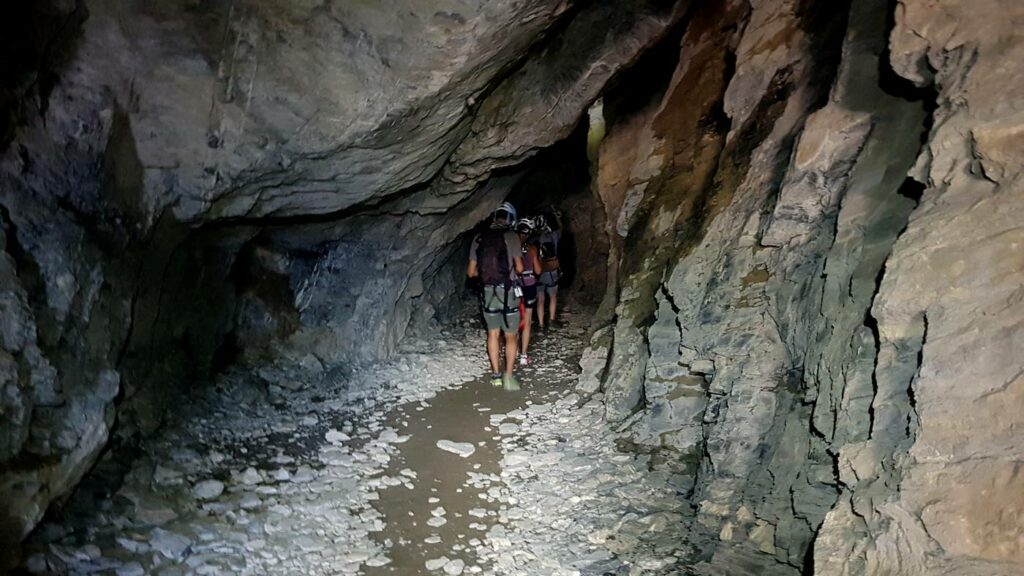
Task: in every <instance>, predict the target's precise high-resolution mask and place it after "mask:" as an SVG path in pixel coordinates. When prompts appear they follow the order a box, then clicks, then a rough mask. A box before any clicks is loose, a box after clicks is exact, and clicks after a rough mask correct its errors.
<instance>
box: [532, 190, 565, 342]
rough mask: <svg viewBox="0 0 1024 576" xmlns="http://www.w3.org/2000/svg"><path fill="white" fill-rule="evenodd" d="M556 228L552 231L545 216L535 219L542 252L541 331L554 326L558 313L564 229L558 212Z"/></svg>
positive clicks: (538, 293)
mask: <svg viewBox="0 0 1024 576" xmlns="http://www.w3.org/2000/svg"><path fill="white" fill-rule="evenodd" d="M553 216H554V221H555V227H554V229H552V227H551V225H550V224H549V223H548V221H547V219H546V218H544V216H543V215H540V216H537V217H536V218H535V219H534V224H536V227H537V231H538V234H539V237H538V239H537V245H538V247H539V250H540V261H541V268H542V271H541V274H540V277H539V278H538V286H537V324H538V325H539V326H540V329H541V330H545V331H546V330H547V328H548V326H553V325H554V323H555V319H556V317H557V316H556V314H557V312H558V280H559V278H560V277H561V270H560V266H559V263H558V241H559V240H560V232H561V229H562V223H561V220H560V217H561V214H560V213H559V212H558V211H557V210H556V211H555V212H554V213H553ZM545 300H546V301H547V304H548V307H547V309H546V310H545V307H544V303H545ZM545 312H548V314H547V320H545Z"/></svg>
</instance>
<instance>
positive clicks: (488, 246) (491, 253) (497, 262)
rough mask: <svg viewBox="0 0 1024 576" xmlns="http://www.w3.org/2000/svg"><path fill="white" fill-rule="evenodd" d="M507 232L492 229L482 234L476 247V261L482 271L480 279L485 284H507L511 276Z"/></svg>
mask: <svg viewBox="0 0 1024 576" xmlns="http://www.w3.org/2000/svg"><path fill="white" fill-rule="evenodd" d="M505 232H506V231H505V230H494V229H492V230H487V231H486V232H484V233H483V234H481V235H480V243H479V244H477V247H476V262H477V266H478V267H479V271H480V281H481V282H482V283H483V285H484V286H498V285H500V284H507V283H508V281H509V279H510V278H511V274H510V272H511V269H510V268H509V265H508V247H507V246H506V244H505Z"/></svg>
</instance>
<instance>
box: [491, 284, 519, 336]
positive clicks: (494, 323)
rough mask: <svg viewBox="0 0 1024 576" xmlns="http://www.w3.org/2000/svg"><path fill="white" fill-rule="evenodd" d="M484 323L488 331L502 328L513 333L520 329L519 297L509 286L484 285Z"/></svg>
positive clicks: (503, 330)
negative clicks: (506, 287)
mask: <svg viewBox="0 0 1024 576" xmlns="http://www.w3.org/2000/svg"><path fill="white" fill-rule="evenodd" d="M483 312H484V324H486V325H487V331H488V332H490V331H492V330H499V329H500V330H501V331H502V332H505V333H513V332H517V331H518V330H519V298H518V297H517V296H516V295H515V293H514V292H513V291H512V288H511V287H509V288H508V291H507V292H506V290H505V287H504V286H484V296H483Z"/></svg>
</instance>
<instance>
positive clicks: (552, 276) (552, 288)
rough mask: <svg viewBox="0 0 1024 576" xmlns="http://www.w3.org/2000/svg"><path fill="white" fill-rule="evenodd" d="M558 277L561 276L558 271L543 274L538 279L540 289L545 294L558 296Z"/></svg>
mask: <svg viewBox="0 0 1024 576" xmlns="http://www.w3.org/2000/svg"><path fill="white" fill-rule="evenodd" d="M560 277H561V274H560V273H559V271H558V270H551V271H549V272H544V273H543V274H541V275H540V278H539V279H538V281H539V282H540V289H541V290H543V291H544V293H545V294H558V280H559V278H560Z"/></svg>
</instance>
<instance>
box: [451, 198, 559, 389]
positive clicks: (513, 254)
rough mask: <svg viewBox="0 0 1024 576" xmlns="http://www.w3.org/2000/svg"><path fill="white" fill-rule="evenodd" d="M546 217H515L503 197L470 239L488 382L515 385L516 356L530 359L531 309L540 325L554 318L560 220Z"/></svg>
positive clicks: (550, 323)
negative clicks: (484, 332) (484, 330)
mask: <svg viewBox="0 0 1024 576" xmlns="http://www.w3.org/2000/svg"><path fill="white" fill-rule="evenodd" d="M551 216H552V218H551V221H550V222H549V221H548V218H547V217H546V216H544V215H538V216H534V217H532V218H521V219H520V218H518V215H517V213H516V209H515V207H514V206H513V205H512V204H510V203H508V202H505V203H503V204H502V205H501V206H499V207H498V209H497V210H495V211H494V213H493V214H492V215H491V222H490V225H489V227H488V228H487V229H486V230H484V231H483V232H481V233H480V234H478V235H477V236H476V237H475V238H473V243H472V245H471V247H470V250H469V267H468V269H467V271H466V273H467V275H468V276H469V278H470V279H471V280H473V281H476V284H477V286H478V287H479V288H480V289H481V298H480V302H481V307H482V310H483V316H484V323H485V324H486V326H487V356H488V357H489V359H490V362H491V383H492V384H494V385H495V386H502V385H504V386H505V388H506V389H510V390H515V389H518V382H517V381H516V379H515V376H514V375H513V371H514V370H515V365H516V360H517V358H518V361H519V364H521V365H523V366H526V365H528V364H529V363H530V356H529V348H530V337H531V332H532V325H533V314H534V310H535V309H536V311H537V325H538V326H539V327H540V329H541V330H546V329H547V328H548V327H551V326H553V325H554V323H555V322H556V320H555V319H556V317H557V316H556V313H557V310H558V280H559V276H560V270H559V262H558V242H559V233H560V230H561V222H560V215H559V213H558V212H557V211H555V212H553V213H552V214H551ZM502 334H504V335H505V366H504V368H505V369H504V373H502V370H501V335H502ZM520 339H521V340H522V345H520V342H519V341H520Z"/></svg>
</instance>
